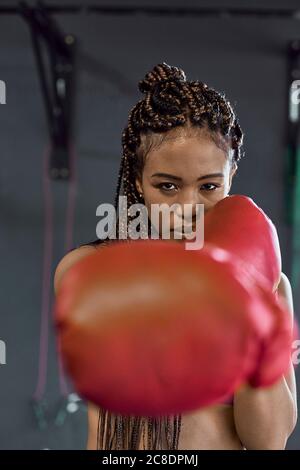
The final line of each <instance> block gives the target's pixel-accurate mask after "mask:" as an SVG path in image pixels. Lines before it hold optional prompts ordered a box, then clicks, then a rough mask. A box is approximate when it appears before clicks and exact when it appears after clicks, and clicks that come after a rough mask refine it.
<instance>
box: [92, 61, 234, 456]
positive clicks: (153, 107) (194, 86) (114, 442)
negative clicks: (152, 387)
mask: <svg viewBox="0 0 300 470" xmlns="http://www.w3.org/2000/svg"><path fill="white" fill-rule="evenodd" d="M138 86H139V90H140V91H141V92H142V93H143V94H144V97H143V98H142V99H141V100H139V101H138V102H137V104H136V105H135V106H134V107H133V108H132V109H131V111H130V114H129V118H128V123H127V126H126V127H125V129H124V130H123V133H122V148H123V154H122V158H121V164H120V169H119V174H118V180H117V189H116V195H115V201H114V205H115V210H116V213H118V210H119V196H120V195H123V196H126V197H127V207H130V206H131V205H132V204H136V203H141V202H143V200H141V197H140V194H139V192H138V190H137V188H136V178H137V177H140V178H141V176H142V172H143V168H144V165H145V160H146V157H147V154H148V153H149V152H150V150H151V149H153V148H157V147H158V146H160V145H161V144H162V143H163V142H164V141H165V140H168V139H174V138H177V137H178V136H180V135H184V136H195V135H197V134H199V133H203V132H205V133H206V134H208V135H209V136H210V138H211V139H213V141H214V142H215V144H216V145H217V146H219V147H220V148H222V149H223V150H224V151H225V152H226V153H227V154H228V156H229V158H230V161H231V164H232V165H236V164H237V162H238V161H239V160H240V158H241V157H242V154H243V151H242V145H243V132H242V129H241V127H240V125H239V123H238V119H237V117H236V115H235V112H234V110H233V108H232V106H231V104H230V102H229V101H227V99H226V98H225V95H224V94H222V93H219V92H217V91H216V90H214V89H213V88H210V87H208V86H207V85H206V84H205V83H203V82H200V81H187V80H186V76H185V73H184V71H183V70H182V69H180V68H177V67H174V66H170V65H168V64H166V63H165V62H163V63H161V64H157V65H156V66H155V67H154V68H153V69H152V70H151V71H150V72H148V73H147V74H146V75H145V77H144V79H143V80H141V81H140V82H139V84H138ZM130 220H131V219H130V214H129V213H128V218H127V224H126V226H124V225H123V226H122V222H119V221H118V219H117V226H116V227H117V233H123V235H125V236H123V237H122V238H125V239H126V238H127V237H128V238H130V234H129V231H128V225H129V222H130ZM119 224H120V227H119ZM145 229H146V230H148V233H149V228H145V227H141V231H142V230H145ZM102 243H104V244H105V243H107V242H106V241H103V240H100V239H98V240H95V241H94V242H91V243H90V245H94V246H95V247H97V246H98V245H99V244H102ZM180 425H181V415H175V416H172V417H171V416H166V417H161V418H151V417H134V416H119V415H115V414H114V413H111V412H109V411H108V410H102V409H100V410H99V420H98V433H97V448H98V449H101V450H112V449H138V448H139V447H138V446H139V442H140V439H141V438H142V440H143V445H144V448H146V445H147V446H148V449H167V450H168V449H170V450H172V449H177V448H178V442H179V434H180ZM145 430H147V443H146V442H145Z"/></svg>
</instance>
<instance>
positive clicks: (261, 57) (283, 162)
mask: <svg viewBox="0 0 300 470" xmlns="http://www.w3.org/2000/svg"><path fill="white" fill-rule="evenodd" d="M44 5H46V6H47V7H51V8H44V9H43V8H41V6H40V7H38V6H36V4H35V3H34V2H30V1H29V2H27V3H24V2H23V4H22V5H21V4H18V3H17V2H15V1H2V0H1V1H0V80H1V81H2V83H1V86H0V102H1V104H0V142H1V152H0V161H1V166H0V259H1V284H0V286H1V287H0V289H1V313H0V341H1V342H0V351H1V361H0V362H2V363H1V364H0V448H1V449H45V448H47V449H48V448H49V449H84V448H85V446H86V438H87V416H86V407H85V405H84V403H82V402H80V401H78V400H79V398H78V396H77V395H76V394H74V393H73V390H72V387H71V385H70V383H68V382H67V380H66V377H65V376H64V374H63V372H62V369H61V364H60V363H59V361H58V359H57V354H56V347H55V339H54V331H53V325H52V316H51V315H52V306H53V274H54V270H55V267H56V265H57V263H58V262H59V260H60V259H61V258H62V257H63V255H64V254H65V253H66V252H67V251H68V250H69V249H71V248H72V247H76V246H78V245H80V244H82V243H85V242H88V241H91V240H93V239H95V238H96V232H95V229H96V223H97V217H96V208H97V206H98V205H99V204H100V203H102V202H111V203H113V199H114V195H115V190H116V183H117V175H118V170H119V163H120V157H121V151H122V149H121V132H122V130H123V128H124V127H125V125H126V122H127V118H128V113H129V110H130V109H131V108H132V106H133V105H134V104H135V103H136V102H137V100H139V99H141V94H140V92H139V91H138V88H137V83H138V81H139V80H140V79H142V78H143V77H144V75H145V73H146V72H147V71H149V70H150V69H151V68H152V67H153V66H154V65H155V64H157V63H160V62H162V61H165V62H167V63H168V64H169V65H174V66H177V67H181V68H182V69H183V70H184V71H185V73H186V75H187V79H189V80H201V81H204V82H206V83H207V84H208V85H210V86H212V87H214V88H216V89H217V90H218V91H222V92H224V93H225V94H226V96H227V99H228V100H229V101H230V102H231V103H232V104H233V105H234V106H235V109H236V111H237V114H238V117H239V120H240V124H241V127H242V129H243V130H244V132H245V152H246V153H245V157H244V158H243V159H242V160H241V161H240V164H239V170H238V173H237V176H236V177H235V179H234V182H233V187H232V191H231V193H242V194H246V195H248V196H250V197H252V198H253V199H254V200H255V202H256V203H257V204H258V205H259V206H261V207H262V208H263V209H264V210H265V212H266V213H267V214H268V215H269V217H270V218H271V219H272V220H273V222H274V223H275V225H276V227H277V229H278V233H279V237H280V243H281V249H282V257H283V271H284V272H285V273H286V274H287V275H288V276H289V278H290V279H291V281H292V284H293V292H294V303H295V312H296V315H297V311H299V306H300V294H299V291H300V289H299V282H298V279H299V273H298V270H299V246H298V245H299V243H300V236H299V234H300V229H299V226H300V197H299V196H300V177H299V175H300V171H299V166H300V165H299V164H297V163H300V159H299V152H298V148H299V146H298V138H299V132H300V129H299V119H298V112H299V110H298V108H299V104H298V102H297V96H296V95H297V87H298V86H299V85H298V83H297V80H298V78H299V79H300V68H299V64H298V59H299V58H300V4H299V1H298V0H286V1H285V2H282V1H279V0H272V1H263V0H261V1H255V0H249V1H247V0H243V1H242V0H240V1H238V0H236V1H234V0H232V1H229V0H228V1H227V0H226V1H225V0H223V1H221V0H219V1H216V0H210V1H208V0H207V1H200V0H198V1H196V0H184V1H183V0H130V1H127V0H122V2H120V1H117V0H110V1H109V2H108V1H101V0H98V1H94V2H93V1H92V0H89V1H85V2H84V1H83V0H81V1H80V0H77V1H71V0H62V1H61V2H55V1H50V0H48V1H47V2H46V3H44ZM120 5H121V7H122V8H120ZM105 7H106V8H105ZM107 7H109V8H107ZM297 9H299V11H297ZM46 83H48V88H47V86H46ZM54 90H56V92H55V93H54ZM293 91H295V93H296V94H294V95H293ZM292 96H293V97H294V98H295V96H296V99H292ZM72 129H73V130H72ZM69 141H71V143H72V145H71V151H69V152H67V151H66V143H67V142H69ZM298 373H299V370H298ZM288 448H289V449H300V423H299V426H298V428H297V429H296V430H295V431H294V433H293V435H292V436H291V437H290V439H289V442H288Z"/></svg>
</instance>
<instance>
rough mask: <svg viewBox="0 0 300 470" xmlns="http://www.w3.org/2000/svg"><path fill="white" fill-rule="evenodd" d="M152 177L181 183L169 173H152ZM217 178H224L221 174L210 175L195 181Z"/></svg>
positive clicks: (178, 178) (179, 179) (180, 179)
mask: <svg viewBox="0 0 300 470" xmlns="http://www.w3.org/2000/svg"><path fill="white" fill-rule="evenodd" d="M154 176H159V177H162V178H170V179H173V180H176V181H182V178H180V177H179V176H175V175H170V174H169V173H153V175H151V178H153V177H154ZM218 177H219V178H224V174H223V173H210V174H209V175H203V176H199V178H198V179H197V181H200V180H204V179H206V178H218Z"/></svg>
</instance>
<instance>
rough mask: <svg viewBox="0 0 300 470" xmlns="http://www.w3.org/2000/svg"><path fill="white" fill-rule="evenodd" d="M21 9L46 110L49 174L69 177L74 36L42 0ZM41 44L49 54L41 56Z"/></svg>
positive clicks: (23, 5) (56, 176)
mask: <svg viewBox="0 0 300 470" xmlns="http://www.w3.org/2000/svg"><path fill="white" fill-rule="evenodd" d="M19 8H20V13H21V15H22V17H23V18H24V19H25V20H26V22H27V23H28V25H29V28H30V33H31V39H32V45H33V49H34V54H35V59H36V64H37V68H38V73H39V79H40V84H41V89H42V94H43V100H44V105H45V109H46V114H47V124H48V129H49V135H50V142H51V157H50V168H49V172H50V176H51V177H52V178H53V179H68V178H69V177H70V172H71V170H70V151H69V146H70V137H71V131H72V115H73V112H72V111H73V102H74V88H75V86H74V84H75V67H74V66H75V50H76V40H75V38H74V36H73V35H70V34H69V35H64V34H62V33H61V31H60V30H59V28H58V26H57V24H56V23H55V22H54V21H53V20H52V18H51V17H50V14H49V13H48V12H47V10H46V9H45V8H44V6H43V5H42V3H40V2H39V3H38V4H37V6H35V7H30V6H28V5H27V3H26V2H21V3H20V5H19ZM42 45H44V47H45V51H46V54H47V56H48V63H47V64H45V62H44V60H43V52H42Z"/></svg>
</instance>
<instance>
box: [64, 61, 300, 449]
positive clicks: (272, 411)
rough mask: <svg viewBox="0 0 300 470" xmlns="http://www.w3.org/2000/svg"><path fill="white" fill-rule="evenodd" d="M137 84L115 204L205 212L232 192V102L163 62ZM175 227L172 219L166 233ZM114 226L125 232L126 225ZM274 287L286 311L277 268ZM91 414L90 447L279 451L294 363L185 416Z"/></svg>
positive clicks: (290, 424) (80, 251) (235, 132)
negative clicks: (272, 379)
mask: <svg viewBox="0 0 300 470" xmlns="http://www.w3.org/2000/svg"><path fill="white" fill-rule="evenodd" d="M139 89H140V91H141V92H142V93H144V97H143V99H141V100H140V101H138V103H137V104H136V105H135V106H134V107H133V109H132V110H131V112H130V115H129V120H128V124H127V126H126V128H125V129H124V132H123V134H122V144H123V155H122V159H121V166H120V172H119V177H118V184H117V191H116V199H115V208H116V209H117V208H118V199H119V195H120V194H121V195H125V196H127V204H128V207H129V206H130V205H131V204H134V203H137V202H142V203H144V204H145V206H146V207H147V209H148V211H149V212H148V214H150V213H151V212H150V209H151V204H162V203H166V204H168V205H172V204H174V203H179V204H180V205H182V207H183V204H188V203H190V204H192V205H193V207H195V205H196V204H197V203H200V204H204V210H205V211H207V210H209V209H210V208H212V207H213V206H214V205H215V204H216V203H217V202H218V201H220V200H221V199H223V198H225V197H226V196H227V195H228V194H229V191H230V187H231V183H232V178H233V176H234V174H235V172H236V170H237V164H238V161H239V160H240V159H241V157H242V144H243V132H242V130H241V128H240V125H239V123H238V120H237V117H236V115H235V113H234V111H233V108H232V106H231V105H230V103H229V102H228V101H227V100H226V99H225V96H224V95H223V94H221V93H218V92H217V91H215V90H214V89H212V88H209V87H208V86H207V85H206V84H204V83H201V82H199V81H187V80H186V76H185V74H184V72H183V71H182V70H181V69H179V68H177V67H172V66H169V65H167V64H166V63H162V64H158V65H156V66H155V67H154V68H153V70H152V71H150V72H149V73H147V74H146V76H145V78H144V79H143V80H142V81H140V82H139ZM128 220H129V221H130V217H129V218H128ZM172 224H174V219H171V220H170V226H171V229H172V228H174V225H172ZM141 229H142V228H141ZM121 230H123V231H125V233H128V226H127V227H121ZM172 233H173V232H172V231H171V237H172ZM109 242H111V241H109ZM107 243H108V241H104V242H103V240H96V241H94V242H91V243H89V244H87V245H84V246H81V247H79V248H77V249H75V250H73V251H71V252H70V253H68V254H67V255H66V256H65V257H64V258H63V260H62V261H61V262H60V263H59V265H58V267H57V270H56V273H55V289H58V287H59V283H60V280H61V278H62V276H63V274H64V273H65V272H66V270H67V269H68V268H69V267H70V266H71V265H72V264H73V263H74V262H76V261H77V260H78V259H80V258H81V257H83V256H86V255H87V254H88V253H90V252H91V251H93V250H95V249H104V247H105V245H106V244H107ZM278 293H279V295H280V296H281V297H282V298H283V299H284V301H285V302H286V303H287V306H288V310H289V312H290V314H291V315H293V302H292V293H291V287H290V283H289V281H288V279H287V277H286V276H285V275H284V274H282V278H281V282H280V284H279V286H278ZM88 419H89V436H88V446H87V447H88V449H134V448H137V449H284V448H285V445H286V441H287V439H288V437H289V435H290V434H291V432H292V430H293V429H294V426H295V423H296V419H297V407H296V388H295V377H294V370H293V366H292V364H291V366H290V370H289V372H288V373H287V375H286V376H284V377H282V380H280V381H279V382H278V383H276V384H275V385H274V386H272V387H270V388H267V389H252V388H251V387H250V386H244V387H243V388H242V389H239V390H238V391H237V392H236V393H235V396H234V397H232V400H229V401H228V403H220V404H218V405H215V406H211V407H207V408H204V409H199V410H195V411H194V412H192V413H186V414H182V415H176V416H169V417H165V418H161V419H151V418H150V417H149V418H147V417H143V418H137V417H134V416H128V417H123V416H118V415H114V414H113V413H110V412H108V411H107V410H103V409H99V408H97V407H96V406H94V405H92V404H89V406H88Z"/></svg>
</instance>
